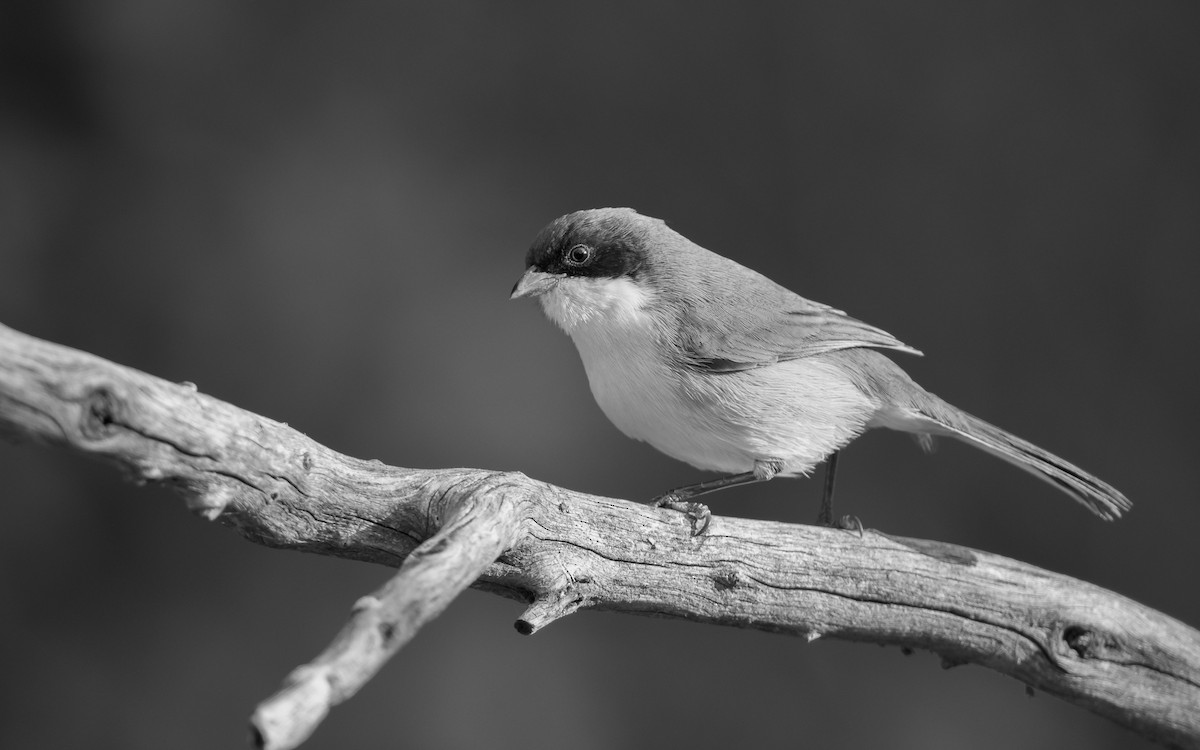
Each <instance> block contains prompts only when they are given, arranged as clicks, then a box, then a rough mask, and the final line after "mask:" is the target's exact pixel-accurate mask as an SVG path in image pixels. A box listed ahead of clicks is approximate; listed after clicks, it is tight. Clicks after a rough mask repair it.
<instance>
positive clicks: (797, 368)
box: [574, 336, 872, 475]
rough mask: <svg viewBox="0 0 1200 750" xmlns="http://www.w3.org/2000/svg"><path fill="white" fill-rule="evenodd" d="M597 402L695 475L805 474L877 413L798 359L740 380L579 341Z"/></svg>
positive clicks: (653, 354)
mask: <svg viewBox="0 0 1200 750" xmlns="http://www.w3.org/2000/svg"><path fill="white" fill-rule="evenodd" d="M574 338H575V339H576V345H577V346H578V348H579V352H580V356H581V358H582V360H583V363H584V368H585V369H586V371H587V375H588V382H589V385H590V386H591V390H592V395H593V396H594V397H595V399H596V403H597V404H598V405H599V406H600V409H601V410H602V411H603V412H604V414H605V416H607V417H608V418H609V420H610V421H611V422H612V423H613V424H614V425H616V427H617V428H618V429H619V430H621V432H623V433H625V434H626V435H628V436H629V437H631V438H634V439H637V440H643V441H645V442H647V443H649V444H650V445H652V446H654V447H655V448H657V449H658V450H660V451H662V452H663V453H665V454H667V455H668V456H671V457H672V458H676V459H678V460H680V461H684V462H686V463H689V464H691V465H693V466H695V467H697V468H701V469H706V470H710V471H719V472H725V473H738V472H744V471H751V470H752V469H753V468H754V463H755V461H760V460H773V461H782V462H783V470H782V472H781V473H782V474H785V475H786V474H807V473H808V472H809V471H810V470H811V469H812V468H813V467H814V466H816V465H817V464H818V463H820V462H821V461H822V460H824V459H825V458H826V457H827V456H828V455H829V454H830V453H831V452H833V451H834V450H837V449H838V448H839V447H841V446H842V445H845V444H846V443H847V442H849V441H850V440H851V439H853V438H854V437H855V436H856V435H858V434H859V433H860V432H862V430H863V428H864V425H865V423H866V420H867V418H868V415H869V413H870V412H871V411H872V408H871V405H870V404H869V403H868V401H867V399H866V397H865V396H863V394H862V393H861V392H860V391H858V389H856V388H855V387H854V386H853V385H852V384H851V383H850V382H849V380H848V379H847V378H846V377H845V376H844V375H841V374H840V371H836V370H833V369H830V368H832V367H833V366H832V365H825V364H823V363H820V362H817V361H816V360H815V359H812V360H797V361H795V362H786V363H779V364H776V365H772V366H770V367H763V368H757V369H753V370H746V371H743V372H731V373H711V372H705V371H700V370H693V369H691V368H686V367H681V366H678V365H673V364H671V363H669V362H667V361H666V360H665V358H664V357H662V356H660V355H659V354H658V351H657V349H656V348H655V347H654V344H653V342H644V341H638V340H637V339H636V338H622V339H619V340H616V341H614V340H611V339H607V337H605V338H604V339H601V340H595V339H593V340H588V338H586V337H580V336H575V337H574Z"/></svg>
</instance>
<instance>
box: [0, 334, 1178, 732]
mask: <svg viewBox="0 0 1200 750" xmlns="http://www.w3.org/2000/svg"><path fill="white" fill-rule="evenodd" d="M0 432H2V433H4V434H6V435H7V436H9V437H11V438H14V439H18V440H26V439H34V440H38V441H42V442H49V443H53V444H57V445H64V446H68V447H71V448H74V449H76V450H79V451H82V452H84V453H88V454H91V455H96V456H99V457H102V458H105V459H109V460H111V461H114V462H116V463H117V464H119V465H120V466H123V467H125V468H126V469H127V470H129V472H130V473H131V474H132V475H133V477H134V478H135V479H137V480H139V481H153V482H165V483H169V484H171V485H173V486H175V487H177V488H178V489H179V490H180V491H181V492H182V493H183V495H184V497H185V499H186V501H187V503H188V506H189V507H190V508H192V509H193V510H195V511H196V512H198V513H200V514H202V515H203V516H205V517H206V518H210V519H215V520H217V521H219V522H220V523H224V524H226V525H228V526H231V527H233V528H235V529H236V530H238V531H239V532H240V533H241V534H243V535H244V536H245V537H247V538H248V539H250V540H252V541H255V542H258V543H260V544H265V545H268V546H272V547H280V548H291V549H300V550H305V551H308V552H316V553H319V554H325V555H336V556H339V557H347V558H352V559H356V560H364V561H369V562H376V563H382V564H384V565H389V566H392V567H398V568H399V570H398V572H397V573H396V575H395V577H394V578H393V579H392V580H391V581H389V582H388V584H387V585H385V586H384V587H383V588H382V589H380V590H379V591H378V592H376V593H374V594H373V595H370V596H367V597H364V598H363V599H361V600H360V601H359V602H358V604H357V605H356V606H355V608H354V611H353V613H352V615H351V618H350V620H349V622H348V623H347V624H346V626H345V627H344V628H343V630H342V632H341V633H340V634H338V636H337V637H336V638H335V640H334V642H333V643H332V644H331V645H330V646H329V647H328V649H326V651H325V652H324V653H323V654H321V655H320V656H318V657H317V658H316V659H315V660H313V661H312V662H310V663H309V664H307V665H305V666H303V667H300V668H299V669H297V670H295V671H294V672H293V673H292V674H291V675H290V676H289V677H288V678H287V680H286V681H285V685H284V687H283V688H282V690H281V691H280V692H279V693H277V694H276V695H274V696H272V697H271V698H269V699H267V700H266V701H264V703H263V704H261V705H260V706H259V708H258V710H257V711H256V712H255V714H254V717H253V720H252V721H253V725H254V727H255V729H256V732H257V736H258V738H259V744H260V745H262V746H264V747H269V748H284V747H295V746H296V745H298V744H299V743H300V742H302V741H303V740H304V739H305V738H306V737H307V736H308V735H309V734H310V733H311V732H312V730H313V729H314V728H315V727H316V725H317V724H318V723H319V722H320V721H321V719H322V718H323V717H324V716H325V715H326V713H327V712H328V710H329V708H330V707H331V706H333V705H336V704H337V703H339V702H341V701H343V700H345V699H346V698H348V697H350V696H351V695H353V694H354V693H355V691H357V690H358V688H359V687H361V686H362V685H363V684H364V683H365V682H366V681H367V680H369V679H370V678H371V676H372V675H373V674H374V673H375V672H376V671H377V670H378V669H379V668H380V666H381V665H382V664H383V663H384V662H385V661H386V660H387V659H388V658H389V657H390V656H391V655H392V654H394V653H395V652H396V650H397V649H399V648H400V647H401V646H402V645H403V644H404V643H406V642H407V641H408V640H409V639H410V638H411V637H412V636H413V634H414V633H415V632H416V631H417V630H418V629H419V628H420V627H421V626H422V625H424V624H425V623H427V622H429V621H430V620H431V619H432V618H434V617H436V616H437V615H438V614H439V613H440V612H441V611H442V610H443V609H444V608H445V607H446V606H447V604H448V603H449V602H450V601H451V600H452V599H453V598H454V597H455V596H456V595H457V594H458V593H459V592H460V591H462V590H463V589H465V588H467V587H469V586H474V587H477V588H482V589H486V590H489V591H492V592H495V593H499V594H502V595H505V596H508V597H511V598H515V599H519V600H523V601H525V602H528V603H529V607H528V609H527V610H526V611H525V613H524V615H523V616H522V617H521V619H520V620H519V621H518V622H517V624H516V626H517V629H518V630H519V631H520V632H522V633H526V634H528V633H533V632H535V631H537V630H539V629H540V628H542V627H544V626H546V625H547V624H549V623H550V622H553V621H554V620H556V619H558V618H561V617H563V616H565V615H567V614H570V613H572V612H575V611H577V610H579V609H584V608H594V609H607V610H617V611H622V612H629V613H634V614H643V615H655V616H665V617H677V618H685V619H690V620H697V621H702V622H709V623H714V624H723V625H735V626H738V627H747V628H757V629H761V630H768V631H773V632H780V633H791V634H796V635H803V636H805V637H806V638H807V639H809V640H814V639H816V638H818V637H821V636H827V637H835V638H844V639H851V640H861V641H871V642H876V643H884V644H895V645H900V646H904V647H909V648H922V649H928V650H931V651H934V652H936V653H938V654H940V655H941V656H942V657H943V659H945V660H946V661H947V662H948V663H959V662H973V663H977V664H981V665H983V666H987V667H990V668H992V669H995V670H998V671H1000V672H1003V673H1005V674H1008V675H1011V676H1013V677H1015V678H1017V679H1019V680H1021V681H1023V682H1025V683H1026V684H1028V685H1029V686H1031V687H1033V688H1036V689H1038V690H1042V691H1045V692H1047V693H1052V694H1054V695H1057V696H1060V697H1062V698H1064V699H1065V700H1068V701H1070V702H1073V703H1076V704H1078V705H1081V706H1084V707H1086V708H1088V709H1090V710H1092V711H1094V712H1096V713H1098V714H1100V715H1103V716H1107V717H1109V718H1110V719H1112V720H1114V721H1116V722H1117V723H1119V724H1122V725H1124V726H1127V727H1130V728H1132V729H1134V730H1135V731H1137V732H1139V733H1140V734H1142V735H1143V736H1145V737H1148V738H1151V739H1154V740H1157V741H1159V742H1161V743H1163V744H1166V745H1170V746H1176V747H1200V708H1198V707H1200V633H1198V632H1197V631H1196V630H1194V629H1192V628H1190V627H1188V626H1186V625H1184V624H1183V623H1180V622H1178V621H1176V620H1174V619H1172V618H1170V617H1168V616H1166V615H1164V614H1161V613H1159V612H1156V611H1154V610H1152V609H1150V608H1148V607H1145V606H1142V605H1140V604H1138V603H1137V602H1134V601H1131V600H1129V599H1127V598H1125V597H1122V596H1120V595H1117V594H1114V593H1112V592H1109V591H1105V590H1103V589H1101V588H1098V587H1096V586H1092V585H1090V584H1087V583H1084V582H1081V581H1077V580H1074V579H1071V578H1068V577H1066V576H1062V575H1058V574H1055V573H1051V572H1048V571H1044V570H1039V569H1037V568H1034V567H1032V566H1029V565H1026V564H1024V563H1020V562H1017V561H1014V560H1009V559H1006V558H1003V557H999V556H997V555H991V554H988V553H985V552H979V551H975V550H970V549H966V548H963V547H957V546H953V545H949V544H944V543H939V542H933V541H922V540H917V539H906V538H902V537H895V536H890V535H887V534H883V533H880V532H876V531H871V530H868V531H867V532H866V533H865V534H864V535H863V536H862V537H859V536H858V535H857V534H855V533H849V532H845V531H837V530H832V529H825V528H819V527H811V526H792V525H786V524H780V523H770V522H763V521H749V520H741V519H735V518H724V517H714V518H713V519H712V525H711V526H710V528H709V530H708V532H707V533H706V534H704V535H702V536H699V537H692V536H691V535H690V534H689V527H688V525H687V522H686V521H685V519H684V518H683V517H682V516H681V515H680V514H678V513H674V512H670V511H666V510H656V509H652V508H650V507H647V506H645V505H642V504H638V503H632V502H628V501H625V500H616V499H610V498H603V497H595V496H591V495H585V494H582V493H578V492H572V491H569V490H565V489H561V488H558V487H554V486H551V485H547V484H544V483H541V482H537V481H534V480H531V479H529V478H527V477H525V476H524V475H522V474H517V473H499V472H491V471H481V470H473V469H451V470H440V471H428V470H417V469H402V468H397V467H392V466H385V465H383V464H381V463H379V462H376V461H362V460H359V459H355V458H350V457H348V456H344V455H341V454H338V453H336V452H334V451H332V450H330V449H328V448H326V447H324V446H322V445H320V444H319V443H317V442H315V441H313V440H310V439H309V438H308V437H306V436H305V435H302V434H300V433H299V432H297V431H295V430H293V429H291V428H289V427H288V426H287V425H285V424H281V423H279V422H275V421H273V420H270V419H267V418H265V417H261V416H258V415H255V414H252V413H250V412H247V411H244V410H242V409H239V408H237V407H235V406H232V405H230V404H227V403H224V402H222V401H219V400H217V399H214V398H211V397H209V396H206V395H204V394H202V393H199V392H197V390H196V388H195V387H194V386H191V385H190V384H186V383H185V384H176V383H170V382H167V381H164V380H161V379H159V378H155V377H153V376H150V375H146V374H144V373H141V372H138V371H136V370H132V369H130V368H127V367H123V366H120V365H117V364H114V363H111V362H108V361H105V360H103V359H100V358H99V357H95V356H93V355H90V354H86V353H83V352H79V351H76V350H73V349H69V348H67V347H63V346H59V345H56V344H52V343H48V342H45V341H41V340H38V339H35V338H32V337H30V336H26V335H23V334H20V333H17V332H16V331H13V330H12V329H9V328H5V327H3V326H0Z"/></svg>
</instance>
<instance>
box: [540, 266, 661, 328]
mask: <svg viewBox="0 0 1200 750" xmlns="http://www.w3.org/2000/svg"><path fill="white" fill-rule="evenodd" d="M538 299H539V301H540V302H541V303H542V310H543V311H544V312H545V313H546V317H547V318H550V320H552V321H554V322H555V323H556V324H557V325H558V327H559V328H561V329H563V330H564V331H566V332H567V335H569V336H571V337H572V338H575V337H576V334H577V333H584V331H585V329H593V330H594V331H595V332H600V331H609V332H614V333H615V332H616V331H617V330H621V329H629V328H634V329H637V328H643V329H646V330H649V329H652V328H653V326H654V323H653V320H652V318H651V316H650V312H649V310H648V308H649V306H650V305H651V304H652V303H653V302H654V295H653V293H652V292H650V291H649V290H647V289H645V288H643V287H642V286H640V285H638V284H636V283H634V282H633V281H632V280H630V279H590V278H578V277H576V278H566V279H563V280H562V281H560V282H559V283H558V284H557V285H555V287H554V288H553V289H551V290H549V291H548V292H546V293H545V294H543V295H542V296H541V297H539V298H538ZM576 343H578V340H576Z"/></svg>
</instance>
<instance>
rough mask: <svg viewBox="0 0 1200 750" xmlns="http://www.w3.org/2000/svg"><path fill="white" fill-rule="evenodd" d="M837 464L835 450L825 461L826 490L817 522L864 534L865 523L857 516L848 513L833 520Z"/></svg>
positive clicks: (822, 494) (822, 496)
mask: <svg viewBox="0 0 1200 750" xmlns="http://www.w3.org/2000/svg"><path fill="white" fill-rule="evenodd" d="M837 464H838V451H834V452H833V453H831V454H830V455H829V459H828V460H827V461H826V462H825V490H824V491H823V492H822V493H821V512H820V514H818V515H817V523H818V524H820V525H821V526H829V527H830V528H834V529H845V530H846V531H850V530H851V529H857V530H858V535H859V536H862V533H863V525H862V521H860V520H858V517H857V516H849V515H847V516H842V517H841V518H840V519H838V520H837V521H836V522H835V521H834V520H833V489H834V485H835V483H836V482H837Z"/></svg>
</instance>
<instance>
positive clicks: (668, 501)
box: [652, 492, 712, 536]
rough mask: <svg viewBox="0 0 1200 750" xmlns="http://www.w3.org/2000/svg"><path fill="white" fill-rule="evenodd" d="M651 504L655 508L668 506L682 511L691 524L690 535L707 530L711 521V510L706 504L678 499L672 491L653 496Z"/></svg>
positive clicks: (698, 534)
mask: <svg viewBox="0 0 1200 750" xmlns="http://www.w3.org/2000/svg"><path fill="white" fill-rule="evenodd" d="M652 504H653V505H654V507H655V508H670V509H671V510H676V511H679V512H680V513H682V514H683V515H684V517H685V518H687V519H688V522H689V523H690V524H691V526H692V536H700V535H701V534H703V533H704V532H705V531H708V525H709V523H711V522H712V511H710V510H709V509H708V506H707V505H705V504H704V503H697V502H693V501H691V500H680V499H679V496H678V495H676V494H675V493H673V492H668V493H667V494H665V495H659V496H658V497H656V498H654V500H653V501H652Z"/></svg>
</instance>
